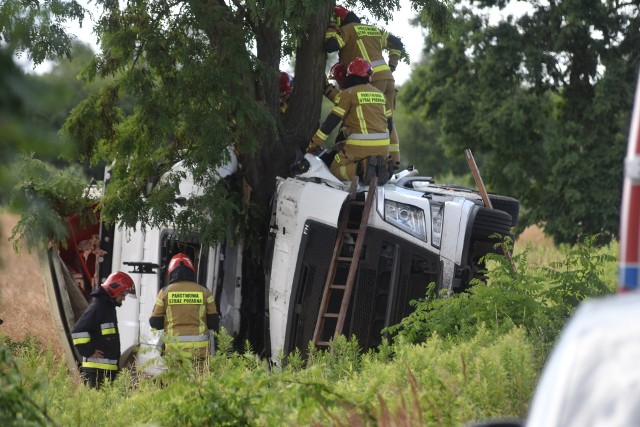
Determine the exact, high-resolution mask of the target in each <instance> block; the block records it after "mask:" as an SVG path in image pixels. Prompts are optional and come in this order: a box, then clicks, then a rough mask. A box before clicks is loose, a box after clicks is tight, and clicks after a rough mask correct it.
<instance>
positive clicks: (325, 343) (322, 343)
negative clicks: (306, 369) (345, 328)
mask: <svg viewBox="0 0 640 427" xmlns="http://www.w3.org/2000/svg"><path fill="white" fill-rule="evenodd" d="M329 344H331V343H330V342H329V341H318V345H323V346H325V347H329Z"/></svg>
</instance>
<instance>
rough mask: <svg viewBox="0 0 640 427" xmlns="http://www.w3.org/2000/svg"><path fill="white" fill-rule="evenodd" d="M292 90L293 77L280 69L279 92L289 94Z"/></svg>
mask: <svg viewBox="0 0 640 427" xmlns="http://www.w3.org/2000/svg"><path fill="white" fill-rule="evenodd" d="M291 92H293V79H292V78H291V76H290V75H289V74H288V73H285V72H284V71H280V93H281V94H290V93H291Z"/></svg>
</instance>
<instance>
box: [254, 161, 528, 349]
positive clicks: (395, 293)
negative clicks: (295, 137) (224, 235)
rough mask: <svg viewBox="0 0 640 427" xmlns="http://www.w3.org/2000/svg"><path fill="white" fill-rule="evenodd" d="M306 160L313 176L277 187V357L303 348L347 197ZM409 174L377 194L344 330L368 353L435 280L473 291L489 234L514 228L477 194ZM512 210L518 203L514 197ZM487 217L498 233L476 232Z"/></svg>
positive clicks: (273, 289)
mask: <svg viewBox="0 0 640 427" xmlns="http://www.w3.org/2000/svg"><path fill="white" fill-rule="evenodd" d="M305 160H306V161H307V162H308V163H309V167H308V171H307V172H305V173H303V174H301V175H299V176H297V177H291V178H287V179H283V178H280V179H279V180H278V183H277V190H276V195H275V198H274V200H275V202H274V205H273V207H272V208H273V212H272V218H271V227H270V230H271V233H270V239H269V240H270V243H269V245H270V249H269V250H268V251H267V252H268V254H270V259H267V260H266V263H267V264H268V268H267V286H268V295H269V301H268V312H267V318H268V327H269V334H268V335H269V337H270V340H271V343H270V350H271V351H270V353H271V355H272V357H273V358H274V360H276V358H277V357H278V356H279V354H280V353H281V352H283V353H284V354H287V353H288V352H291V351H293V350H294V349H295V348H299V349H302V350H304V349H305V348H306V344H307V343H308V342H309V341H310V340H311V339H312V335H313V330H314V328H315V322H316V319H317V316H318V310H319V305H320V301H321V298H322V292H323V289H324V284H325V280H326V277H327V273H328V267H329V264H330V261H331V256H332V252H333V248H334V245H335V240H336V235H337V228H338V224H339V220H340V216H341V212H342V209H343V205H344V203H345V201H346V199H347V195H348V193H347V191H348V187H347V185H348V183H342V182H340V181H338V180H336V179H335V177H333V175H327V174H326V172H327V171H326V167H324V163H322V161H321V160H319V159H318V158H316V157H314V156H312V155H310V154H307V155H306V158H305ZM405 175H406V176H404V177H403V178H401V179H400V180H396V181H395V182H393V181H392V182H390V183H388V184H386V185H384V186H379V187H377V189H376V195H375V200H374V205H373V209H372V213H371V215H370V217H369V219H368V227H367V233H366V238H365V243H364V248H365V249H364V253H365V254H364V256H363V258H362V259H361V260H360V263H359V274H358V278H357V279H356V284H355V287H354V294H353V297H352V301H351V309H350V312H349V313H350V314H349V315H348V320H347V322H346V324H345V330H344V333H345V334H346V335H349V336H350V335H352V334H353V335H356V337H357V338H358V340H359V343H360V345H361V347H362V348H363V349H365V350H366V349H368V348H371V347H374V346H376V345H377V344H379V342H380V339H381V330H382V328H384V327H386V326H390V325H392V324H395V323H397V322H399V321H400V320H401V319H402V318H403V317H405V316H406V315H407V314H409V312H410V310H411V307H410V305H409V301H410V300H412V299H416V298H421V297H424V295H425V292H426V288H427V285H428V284H429V283H431V282H435V283H436V285H437V288H438V290H443V289H444V290H447V291H449V292H455V291H461V290H464V289H465V288H466V287H468V286H469V281H470V280H471V278H473V277H476V275H477V274H478V267H479V265H478V260H479V258H480V257H481V256H483V255H485V254H486V253H487V252H490V251H492V250H493V244H492V243H490V242H491V241H492V239H491V238H490V237H489V234H492V233H493V232H497V233H499V234H500V235H503V236H504V235H507V234H510V227H511V226H512V225H513V224H512V221H513V219H512V217H511V215H509V214H508V213H505V212H503V211H489V210H488V209H487V208H484V207H482V206H481V204H482V200H481V197H480V195H479V194H478V193H476V192H473V191H471V190H468V189H463V188H452V187H446V186H438V185H435V184H434V183H433V182H432V181H431V179H430V178H420V177H415V176H411V175H412V174H410V173H409V174H406V173H405ZM367 191H368V188H364V187H361V188H359V190H358V193H359V196H358V197H360V198H361V199H364V197H365V194H366V192H367ZM501 200H502V201H503V202H504V201H506V200H507V198H501ZM509 203H511V204H512V205H513V206H517V201H515V200H513V199H510V200H509ZM513 206H512V207H513ZM391 216H393V218H391ZM487 216H488V217H490V220H491V221H489V225H487V224H484V225H485V226H487V227H490V228H491V227H493V228H491V230H490V231H487V230H485V229H482V227H481V229H478V228H477V225H478V223H479V222H482V221H481V219H482V218H486V217H487ZM496 224H497V225H496ZM480 225H483V224H480ZM494 225H495V226H494Z"/></svg>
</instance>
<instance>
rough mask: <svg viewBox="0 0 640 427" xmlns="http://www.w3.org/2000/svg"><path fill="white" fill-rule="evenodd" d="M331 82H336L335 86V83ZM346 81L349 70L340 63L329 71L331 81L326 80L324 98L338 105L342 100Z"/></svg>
mask: <svg viewBox="0 0 640 427" xmlns="http://www.w3.org/2000/svg"><path fill="white" fill-rule="evenodd" d="M329 80H333V81H335V82H336V84H335V85H334V84H333V83H329ZM346 80H347V68H346V67H345V66H344V65H342V62H339V61H338V62H336V63H335V64H333V66H332V67H331V70H330V71H329V79H326V80H325V83H324V91H323V93H324V96H326V97H327V99H328V100H329V101H331V102H333V103H334V104H337V103H338V101H339V100H340V97H339V95H340V92H341V91H342V87H343V86H344V83H345V81H346ZM336 85H337V86H336Z"/></svg>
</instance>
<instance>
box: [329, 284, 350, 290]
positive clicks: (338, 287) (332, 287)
mask: <svg viewBox="0 0 640 427" xmlns="http://www.w3.org/2000/svg"><path fill="white" fill-rule="evenodd" d="M329 287H330V288H331V289H347V286H346V285H331V286H329Z"/></svg>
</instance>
